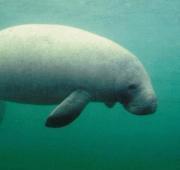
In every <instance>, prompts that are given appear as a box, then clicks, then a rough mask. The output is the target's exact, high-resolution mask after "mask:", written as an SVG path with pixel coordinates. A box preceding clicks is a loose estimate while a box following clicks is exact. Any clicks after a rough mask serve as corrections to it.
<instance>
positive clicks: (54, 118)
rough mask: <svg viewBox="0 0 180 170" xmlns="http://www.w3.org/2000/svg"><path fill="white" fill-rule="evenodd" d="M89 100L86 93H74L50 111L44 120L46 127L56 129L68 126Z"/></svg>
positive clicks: (79, 91)
mask: <svg viewBox="0 0 180 170" xmlns="http://www.w3.org/2000/svg"><path fill="white" fill-rule="evenodd" d="M90 98H91V97H90V95H89V93H87V92H86V91H83V90H76V91H74V92H73V93H71V94H70V95H69V96H68V97H66V98H65V99H64V100H63V101H62V103H60V104H59V105H58V106H57V107H56V108H55V109H54V110H53V111H52V113H51V114H50V116H49V117H48V118H47V120H46V126H47V127H53V128H57V127H63V126H66V125H68V124H69V123H71V122H72V121H73V120H74V119H76V118H77V117H78V116H79V114H80V113H81V111H82V110H83V109H84V108H85V106H86V105H87V104H88V102H89V101H90Z"/></svg>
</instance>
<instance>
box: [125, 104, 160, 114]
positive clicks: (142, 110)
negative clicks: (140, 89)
mask: <svg viewBox="0 0 180 170" xmlns="http://www.w3.org/2000/svg"><path fill="white" fill-rule="evenodd" d="M124 107H125V109H126V110H127V111H128V112H130V113H133V114H136V115H148V114H152V113H154V112H155V111H156V110H157V103H156V102H151V103H150V104H148V105H145V106H139V105H135V104H130V103H129V104H125V105H124Z"/></svg>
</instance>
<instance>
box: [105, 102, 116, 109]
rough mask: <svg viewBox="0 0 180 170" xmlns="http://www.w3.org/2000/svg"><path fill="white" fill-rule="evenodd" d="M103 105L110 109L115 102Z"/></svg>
mask: <svg viewBox="0 0 180 170" xmlns="http://www.w3.org/2000/svg"><path fill="white" fill-rule="evenodd" d="M105 105H106V106H107V107H109V108H112V107H113V106H114V105H115V102H106V103H105Z"/></svg>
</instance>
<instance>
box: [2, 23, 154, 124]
mask: <svg viewBox="0 0 180 170" xmlns="http://www.w3.org/2000/svg"><path fill="white" fill-rule="evenodd" d="M136 77H137V78H136ZM131 80H132V81H131ZM134 81H137V82H138V84H139V85H138V86H140V85H141V87H142V88H143V93H145V95H144V96H143V95H142V90H141V94H140V93H138V94H136V96H138V97H139V99H138V100H136V102H133V107H136V105H137V106H139V105H140V107H141V108H142V107H146V112H145V111H144V113H149V112H154V110H155V105H156V101H155V94H154V91H153V89H152V86H151V83H150V80H149V78H148V75H147V73H146V72H145V70H144V68H143V66H142V65H141V63H140V62H139V61H138V60H137V58H136V57H135V56H134V55H133V54H131V53H130V52H128V51H127V50H125V49H124V48H122V47H120V46H119V45H117V44H116V43H114V42H112V41H110V40H108V39H106V38H103V37H100V36H98V35H95V34H92V33H89V32H86V31H83V30H80V29H76V28H72V27H67V26H58V25H22V26H16V27H10V28H7V29H4V30H2V31H0V100H2V101H3V100H4V101H15V102H21V103H32V104H59V103H61V102H62V101H63V102H62V103H61V104H60V105H59V106H58V107H57V108H56V109H55V110H54V111H53V112H52V114H51V115H50V117H49V118H48V120H47V123H46V125H47V126H51V127H60V126H64V125H66V124H68V123H70V122H71V121H72V120H74V119H75V118H76V117H77V115H79V114H80V112H81V111H82V109H83V108H84V107H85V106H86V104H87V103H88V102H89V101H100V102H104V103H106V104H107V105H109V106H111V105H113V104H114V103H115V102H117V101H119V102H121V103H123V104H124V106H125V107H126V108H127V109H128V110H129V111H131V112H134V113H137V114H138V111H136V110H135V109H134V110H132V109H129V108H128V106H129V105H130V104H129V103H130V102H131V103H132V101H133V100H129V99H130V98H132V95H131V96H130V97H129V96H128V95H129V94H128V93H129V92H128V91H127V87H129V86H130V85H131V86H132V85H134V84H137V83H135V82H134ZM132 90H133V89H132ZM125 92H126V93H127V94H125ZM136 96H135V97H134V98H136V99H137V97H136ZM140 98H142V99H140ZM150 100H151V103H150V104H149V105H148V107H149V108H150V107H151V109H149V110H148V111H147V103H148V102H149V101H150ZM134 101H135V100H134ZM140 102H147V103H146V106H145V105H142V106H141V104H140ZM134 103H136V105H134ZM140 107H139V108H140ZM141 112H142V110H141ZM139 114H141V113H140V111H139ZM142 114H143V113H142Z"/></svg>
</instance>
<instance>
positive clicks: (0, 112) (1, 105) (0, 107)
mask: <svg viewBox="0 0 180 170" xmlns="http://www.w3.org/2000/svg"><path fill="white" fill-rule="evenodd" d="M5 110H6V103H5V102H4V101H0V124H1V123H2V121H3V119H4V115H5Z"/></svg>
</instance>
